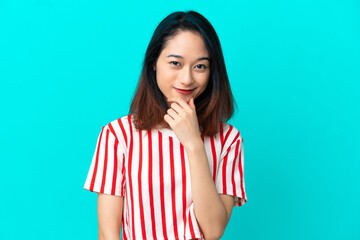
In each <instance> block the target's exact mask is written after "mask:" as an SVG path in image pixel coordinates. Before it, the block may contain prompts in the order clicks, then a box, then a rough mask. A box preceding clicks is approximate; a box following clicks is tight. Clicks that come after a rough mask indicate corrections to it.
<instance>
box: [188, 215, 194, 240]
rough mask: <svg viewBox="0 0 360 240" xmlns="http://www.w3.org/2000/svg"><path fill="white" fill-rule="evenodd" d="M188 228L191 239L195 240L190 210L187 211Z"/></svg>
mask: <svg viewBox="0 0 360 240" xmlns="http://www.w3.org/2000/svg"><path fill="white" fill-rule="evenodd" d="M189 228H190V234H191V238H195V232H194V226H193V223H192V221H191V208H190V211H189Z"/></svg>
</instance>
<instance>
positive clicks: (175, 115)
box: [167, 108, 180, 121]
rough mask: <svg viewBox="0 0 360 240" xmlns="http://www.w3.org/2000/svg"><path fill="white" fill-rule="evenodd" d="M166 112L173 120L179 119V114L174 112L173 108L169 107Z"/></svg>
mask: <svg viewBox="0 0 360 240" xmlns="http://www.w3.org/2000/svg"><path fill="white" fill-rule="evenodd" d="M167 114H168V115H169V116H170V117H172V119H174V120H176V121H178V120H180V116H179V115H178V113H177V112H175V110H174V109H172V108H169V109H168V110H167Z"/></svg>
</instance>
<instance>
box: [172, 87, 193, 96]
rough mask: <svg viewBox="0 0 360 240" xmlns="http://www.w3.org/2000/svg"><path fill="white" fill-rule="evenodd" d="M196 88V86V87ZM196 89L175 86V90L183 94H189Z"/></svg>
mask: <svg viewBox="0 0 360 240" xmlns="http://www.w3.org/2000/svg"><path fill="white" fill-rule="evenodd" d="M194 89H195V88H194ZM194 89H180V88H175V90H176V91H177V92H179V93H181V94H184V95H188V94H190V93H192V92H193V91H194Z"/></svg>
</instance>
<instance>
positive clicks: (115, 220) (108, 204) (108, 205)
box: [97, 193, 124, 240]
mask: <svg viewBox="0 0 360 240" xmlns="http://www.w3.org/2000/svg"><path fill="white" fill-rule="evenodd" d="M123 205H124V197H120V196H113V195H110V194H102V193H99V194H98V198H97V211H98V225H99V240H115V239H116V240H119V239H120V229H121V224H122V211H123Z"/></svg>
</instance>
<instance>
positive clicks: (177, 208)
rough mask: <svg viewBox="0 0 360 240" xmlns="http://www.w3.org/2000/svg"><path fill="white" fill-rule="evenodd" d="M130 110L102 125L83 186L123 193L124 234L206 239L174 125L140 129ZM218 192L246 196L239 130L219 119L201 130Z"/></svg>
mask: <svg viewBox="0 0 360 240" xmlns="http://www.w3.org/2000/svg"><path fill="white" fill-rule="evenodd" d="M133 120H134V119H133V116H132V114H129V115H126V116H123V117H121V118H118V119H116V120H114V121H112V122H110V123H108V124H107V125H106V126H103V127H102V129H101V132H100V134H99V136H98V139H97V145H96V148H95V153H94V155H93V158H92V162H91V165H90V169H89V172H88V175H87V178H86V181H85V185H84V189H87V190H90V191H92V192H96V193H104V194H110V195H115V196H124V206H123V215H122V239H125V240H127V239H133V240H135V239H155V240H162V239H174V240H175V239H181V240H182V239H184V240H187V239H204V235H203V233H202V232H201V230H200V228H199V224H198V222H197V220H196V217H195V214H194V208H193V202H192V195H191V182H190V181H191V179H190V169H189V162H188V158H187V154H186V151H185V149H184V147H183V145H182V144H181V143H180V141H179V140H178V138H177V137H176V135H175V133H174V131H172V130H171V129H166V128H165V129H153V130H152V131H146V130H137V129H136V128H135V126H134V124H133ZM202 140H203V143H204V147H205V151H206V155H207V159H208V163H209V167H210V171H211V175H212V177H213V180H214V183H215V186H216V189H217V191H218V193H219V194H227V195H232V196H235V202H234V205H233V206H242V205H243V204H244V203H245V202H246V201H247V198H246V193H245V180H244V145H243V138H242V137H241V135H240V132H239V131H238V130H237V129H236V128H235V127H233V126H231V125H230V124H228V123H226V122H221V124H220V129H219V132H218V133H217V134H216V135H215V136H213V137H208V136H205V137H203V136H202Z"/></svg>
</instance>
